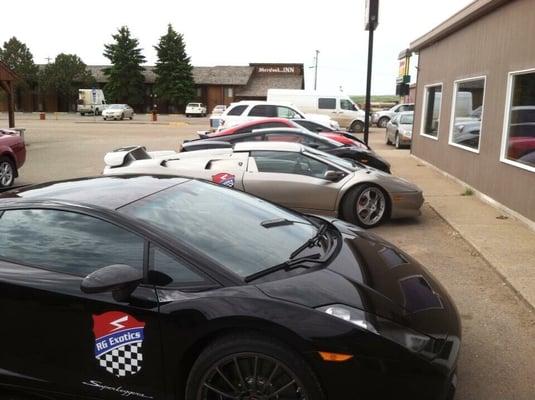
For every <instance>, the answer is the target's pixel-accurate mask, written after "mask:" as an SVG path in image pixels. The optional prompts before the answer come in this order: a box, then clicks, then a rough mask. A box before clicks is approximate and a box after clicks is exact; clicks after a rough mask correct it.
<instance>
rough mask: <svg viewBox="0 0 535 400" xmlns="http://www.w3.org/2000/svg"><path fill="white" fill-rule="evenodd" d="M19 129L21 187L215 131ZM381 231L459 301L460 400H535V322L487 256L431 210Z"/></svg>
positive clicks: (178, 122)
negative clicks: (24, 151) (129, 151)
mask: <svg viewBox="0 0 535 400" xmlns="http://www.w3.org/2000/svg"><path fill="white" fill-rule="evenodd" d="M17 124H18V126H20V127H26V128H27V129H28V130H27V133H26V140H27V145H28V156H27V163H26V165H25V166H24V167H23V169H22V170H21V176H20V178H19V180H18V181H17V184H30V183H39V182H44V181H48V180H56V179H65V178H74V177H82V176H89V175H98V174H100V172H101V170H102V168H103V156H104V154H105V153H106V152H107V151H110V150H112V149H114V148H117V147H122V146H125V145H135V144H140V145H145V146H147V148H148V149H149V150H167V149H177V147H178V145H179V143H180V142H181V141H182V140H183V139H186V138H193V137H195V131H197V130H203V129H207V127H208V119H206V118H202V119H200V118H199V119H186V118H181V117H175V118H172V119H169V118H167V117H162V118H160V121H159V122H158V123H156V124H153V123H150V122H149V121H148V116H136V119H134V120H133V121H109V122H104V121H102V120H100V119H94V118H93V117H85V118H82V117H74V116H68V117H63V118H59V119H58V120H54V119H52V120H50V119H49V120H47V121H37V120H34V119H27V120H25V119H19V121H18V122H17ZM383 141H384V136H383V130H373V132H372V134H371V145H372V147H373V148H374V149H375V150H377V151H378V152H379V153H380V154H381V155H383V156H385V158H387V159H388V158H389V155H393V154H394V153H393V152H396V151H398V152H402V153H397V154H396V157H399V156H400V154H403V156H407V157H408V156H409V154H408V150H395V149H393V148H392V147H386V146H385V145H384V144H383ZM393 172H394V173H395V172H396V171H395V170H394V171H393ZM374 231H375V232H376V233H378V234H379V235H381V236H383V237H384V238H386V239H387V240H390V241H392V242H393V243H395V244H397V245H399V246H400V247H401V248H403V249H404V250H405V251H407V252H408V253H410V254H412V255H413V256H414V257H416V258H417V259H418V260H419V261H420V262H421V263H422V264H424V265H426V266H427V267H428V269H429V270H430V271H431V272H432V273H433V274H434V275H435V276H436V277H437V278H438V279H439V280H440V281H441V282H442V283H443V285H444V286H445V287H446V288H447V289H448V291H449V292H450V294H451V295H452V297H453V298H454V300H455V301H456V304H457V307H458V309H459V312H460V314H461V316H462V322H463V345H462V349H461V358H460V364H459V370H458V395H457V397H456V399H459V400H468V399H504V400H509V399H511V400H513V399H514V400H523V399H526V400H528V399H530V400H532V399H534V398H535V381H534V380H533V376H532V375H533V371H534V370H535V346H534V345H533V341H534V339H535V315H533V313H532V312H531V310H530V309H529V308H528V307H527V306H526V305H525V304H524V303H523V302H521V301H520V300H519V299H518V298H517V296H516V295H515V293H514V292H513V291H512V290H511V289H510V288H509V287H508V286H506V285H505V284H504V283H503V281H502V280H501V278H500V277H499V276H498V274H496V273H495V272H494V270H493V269H492V267H491V266H490V265H488V264H487V262H486V261H485V260H484V259H483V258H482V257H480V255H479V253H478V252H477V251H475V250H474V248H472V247H471V246H470V245H469V244H468V243H467V242H466V241H465V240H464V239H463V238H462V237H461V236H460V235H459V234H458V233H457V232H456V231H454V230H453V229H452V228H451V227H450V226H449V225H448V224H447V223H446V222H445V221H444V220H443V219H442V218H441V217H440V216H439V215H438V214H437V213H436V212H435V211H434V210H433V209H432V208H430V207H429V206H428V205H424V207H423V215H422V216H421V217H420V218H419V219H417V220H407V221H396V222H390V223H387V224H385V225H383V226H381V227H379V228H375V229H374Z"/></svg>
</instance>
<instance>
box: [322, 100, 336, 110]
mask: <svg viewBox="0 0 535 400" xmlns="http://www.w3.org/2000/svg"><path fill="white" fill-rule="evenodd" d="M318 108H319V109H320V110H335V109H336V99H334V98H319V99H318Z"/></svg>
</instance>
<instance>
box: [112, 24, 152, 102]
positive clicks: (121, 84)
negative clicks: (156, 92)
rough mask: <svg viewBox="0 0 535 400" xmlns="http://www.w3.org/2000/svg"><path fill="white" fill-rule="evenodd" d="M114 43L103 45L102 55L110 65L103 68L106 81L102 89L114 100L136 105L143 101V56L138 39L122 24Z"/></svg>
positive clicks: (114, 37) (114, 36)
mask: <svg viewBox="0 0 535 400" xmlns="http://www.w3.org/2000/svg"><path fill="white" fill-rule="evenodd" d="M112 37H113V39H114V40H115V42H114V43H111V44H107V45H105V46H104V48H105V50H104V56H105V57H107V58H108V59H109V60H110V61H111V63H112V66H111V67H109V68H105V69H104V74H105V75H106V76H107V77H108V83H107V84H106V86H105V88H104V90H105V92H106V94H107V97H108V98H110V99H112V100H114V101H115V102H120V103H128V104H130V105H138V104H142V103H143V94H144V91H145V78H144V76H143V70H144V68H143V67H142V66H141V64H142V63H144V62H145V57H144V56H143V55H142V54H141V50H142V49H141V48H139V47H138V46H139V41H138V40H137V39H135V38H133V37H131V35H130V30H129V29H128V28H127V27H126V26H123V27H121V28H119V30H118V31H117V33H116V34H115V35H112Z"/></svg>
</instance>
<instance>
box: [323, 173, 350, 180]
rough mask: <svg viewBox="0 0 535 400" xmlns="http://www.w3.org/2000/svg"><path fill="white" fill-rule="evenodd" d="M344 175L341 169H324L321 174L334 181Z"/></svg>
mask: <svg viewBox="0 0 535 400" xmlns="http://www.w3.org/2000/svg"><path fill="white" fill-rule="evenodd" d="M344 175H345V174H344V173H343V172H342V171H332V170H329V171H325V174H324V175H323V177H324V178H325V179H327V180H328V181H332V182H336V181H339V180H340V179H342V178H343V177H344Z"/></svg>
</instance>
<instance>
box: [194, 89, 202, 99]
mask: <svg viewBox="0 0 535 400" xmlns="http://www.w3.org/2000/svg"><path fill="white" fill-rule="evenodd" d="M195 92H196V95H197V97H202V88H201V87H198V88H196V89H195Z"/></svg>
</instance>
